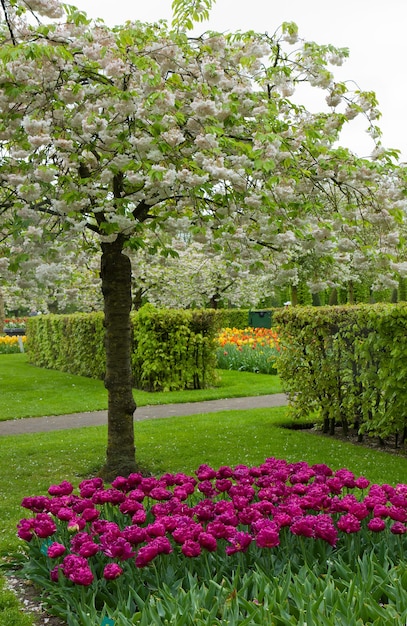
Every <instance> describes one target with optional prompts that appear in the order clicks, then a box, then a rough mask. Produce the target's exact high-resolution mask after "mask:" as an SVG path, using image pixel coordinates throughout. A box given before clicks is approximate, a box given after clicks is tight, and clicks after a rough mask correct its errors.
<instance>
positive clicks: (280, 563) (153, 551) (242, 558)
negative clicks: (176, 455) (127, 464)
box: [18, 458, 407, 626]
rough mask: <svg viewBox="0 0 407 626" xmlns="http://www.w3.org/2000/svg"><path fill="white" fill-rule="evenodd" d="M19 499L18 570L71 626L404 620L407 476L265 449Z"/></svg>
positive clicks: (320, 624) (62, 486)
mask: <svg viewBox="0 0 407 626" xmlns="http://www.w3.org/2000/svg"><path fill="white" fill-rule="evenodd" d="M22 506H23V507H25V508H26V509H28V510H30V511H31V513H32V516H30V517H26V518H24V519H21V520H20V522H19V524H18V535H19V537H20V538H21V539H22V540H24V541H25V542H26V544H25V546H26V552H27V562H26V563H25V565H24V570H23V572H24V576H25V577H27V578H29V579H31V580H32V581H33V582H34V583H36V584H37V585H38V587H39V588H40V589H42V590H43V592H44V601H45V602H46V603H47V604H48V606H49V607H50V610H51V611H52V612H54V613H56V614H57V615H59V616H60V617H62V618H63V619H64V620H66V622H67V624H68V625H69V626H78V625H85V626H88V625H89V626H90V625H92V626H95V625H102V626H111V625H114V626H119V625H120V626H130V625H131V624H142V625H145V626H147V625H151V624H173V625H174V626H182V625H184V624H185V626H190V625H191V624H195V625H198V626H199V625H202V626H203V625H207V626H215V625H218V624H229V625H234V624H236V625H237V624H240V625H244V624H247V625H254V624H259V625H262V626H264V625H267V624H270V625H280V624H281V625H285V624H296V625H298V624H304V625H305V624H308V625H310V624H317V625H318V626H323V625H325V624H326V625H332V626H335V625H337V624H346V626H352V625H353V624H355V625H360V626H362V625H365V624H377V625H379V624H390V623H391V624H396V625H397V624H400V625H404V624H405V623H406V619H407V484H398V485H396V486H391V485H386V484H383V485H379V484H369V481H368V480H367V479H366V478H364V477H355V476H354V475H353V474H352V472H350V471H349V470H347V469H340V470H337V471H335V472H334V471H332V470H331V469H330V468H329V467H328V466H326V465H324V464H317V465H312V466H310V465H308V464H307V463H305V462H299V463H292V464H290V463H287V462H286V461H284V460H281V459H276V458H269V459H266V461H265V462H264V463H263V464H261V465H259V466H256V467H249V466H246V465H238V466H236V467H229V466H224V467H220V468H219V469H217V470H215V469H213V468H211V467H209V466H208V465H201V466H200V467H199V468H198V469H197V471H196V472H195V474H194V475H186V474H183V473H179V474H164V475H162V476H161V477H158V478H156V477H143V476H142V475H141V474H131V475H130V476H129V477H128V478H124V477H118V478H117V479H116V480H115V481H114V482H113V483H112V484H111V485H109V486H106V485H104V484H103V481H102V480H101V479H99V478H91V479H86V480H83V481H82V482H81V483H80V484H79V486H78V489H77V490H75V489H74V487H73V485H72V484H71V483H69V482H67V481H64V482H62V483H61V484H59V485H52V486H51V487H50V488H49V490H48V495H37V496H29V497H26V498H24V500H23V502H22ZM383 620H385V621H383ZM386 620H387V621H386Z"/></svg>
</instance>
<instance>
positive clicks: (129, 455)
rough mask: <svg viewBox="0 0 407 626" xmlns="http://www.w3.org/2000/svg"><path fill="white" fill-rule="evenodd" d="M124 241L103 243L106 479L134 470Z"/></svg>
mask: <svg viewBox="0 0 407 626" xmlns="http://www.w3.org/2000/svg"><path fill="white" fill-rule="evenodd" d="M124 241H125V239H124V238H123V237H121V236H120V235H119V237H118V238H117V239H116V241H114V242H113V243H102V261H101V279H102V292H103V298H104V311H105V321H104V324H105V349H106V376H105V387H106V389H107V391H108V437H107V450H106V464H105V465H104V467H103V468H102V470H101V472H100V475H101V476H102V477H103V478H104V479H105V480H109V481H111V480H113V479H114V478H115V477H116V476H119V475H120V476H128V475H129V474H130V473H132V472H135V471H136V470H137V467H136V460H135V445H134V424H133V415H134V411H135V410H136V404H135V402H134V399H133V389H132V387H133V377H132V370H131V324H130V311H131V304H132V302H131V264H130V259H129V258H128V257H127V256H125V255H124V254H123V253H122V250H123V244H124Z"/></svg>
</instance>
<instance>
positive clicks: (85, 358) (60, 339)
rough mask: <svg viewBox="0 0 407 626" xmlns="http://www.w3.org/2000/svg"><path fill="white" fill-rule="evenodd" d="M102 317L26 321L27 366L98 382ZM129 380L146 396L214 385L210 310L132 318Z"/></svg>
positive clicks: (148, 309)
mask: <svg viewBox="0 0 407 626" xmlns="http://www.w3.org/2000/svg"><path fill="white" fill-rule="evenodd" d="M103 319H104V316H103V313H89V314H88V313H78V314H74V315H39V316H36V317H32V318H29V320H27V349H28V359H29V361H30V363H32V364H33V365H36V366H38V367H45V368H48V369H56V370H60V371H63V372H69V373H70V374H78V375H80V376H88V377H90V378H100V379H103V378H104V375H105V369H106V357H105V350H104V326H103ZM131 321H132V325H133V355H132V365H133V376H134V380H135V384H136V387H138V388H140V389H145V390H150V391H152V390H154V391H157V390H176V389H185V388H194V389H199V388H203V387H205V386H210V385H211V384H212V383H213V382H214V380H215V367H216V345H215V337H216V334H217V331H218V321H217V316H216V312H215V311H213V310H202V311H184V310H179V311H178V310H159V309H155V308H154V307H153V306H151V305H146V306H145V307H142V308H141V309H140V310H139V311H137V312H135V313H132V314H131Z"/></svg>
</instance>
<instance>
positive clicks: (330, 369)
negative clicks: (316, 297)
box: [274, 303, 407, 445]
mask: <svg viewBox="0 0 407 626" xmlns="http://www.w3.org/2000/svg"><path fill="white" fill-rule="evenodd" d="M274 320H275V323H276V324H277V325H278V333H279V336H280V341H281V345H282V347H283V350H282V351H281V356H280V358H279V360H278V364H277V366H278V372H279V375H280V377H281V380H282V383H283V386H284V389H285V391H286V393H287V394H288V396H289V400H290V404H291V406H292V408H293V413H294V415H295V416H297V417H299V416H304V415H308V414H310V413H311V412H314V411H315V412H316V414H317V415H318V416H319V419H320V420H321V421H322V426H323V430H324V432H327V433H331V434H335V432H336V428H337V426H340V427H341V428H342V430H343V433H344V434H345V435H347V434H348V432H349V430H350V429H354V430H355V431H356V432H357V433H358V434H359V439H360V440H362V438H363V434H365V433H366V434H368V435H370V436H375V437H379V438H380V439H381V440H383V442H384V440H385V439H387V438H389V437H392V438H394V439H395V443H396V445H398V444H399V443H403V442H404V441H405V440H406V438H407V384H406V383H407V305H406V304H405V303H403V304H377V305H359V306H343V307H318V308H315V307H305V308H297V307H293V308H288V309H280V310H279V311H278V312H275V316H274Z"/></svg>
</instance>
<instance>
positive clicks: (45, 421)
mask: <svg viewBox="0 0 407 626" xmlns="http://www.w3.org/2000/svg"><path fill="white" fill-rule="evenodd" d="M286 404H287V398H286V396H285V394H283V393H274V394H270V395H265V396H250V397H247V398H246V397H244V398H226V399H223V400H207V401H205V402H185V403H184V404H160V405H149V406H142V407H139V408H137V410H136V412H135V414H134V420H135V421H136V422H138V421H141V420H146V419H154V418H165V417H178V416H182V415H197V414H200V413H215V412H218V411H242V410H246V409H263V408H270V407H275V406H285V405H286ZM104 424H107V411H92V412H88V413H73V414H71V415H51V416H47V417H26V418H23V419H16V420H8V421H5V422H0V436H4V435H23V434H30V433H40V432H49V431H53V430H68V429H70V428H81V427H82V426H101V425H104Z"/></svg>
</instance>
